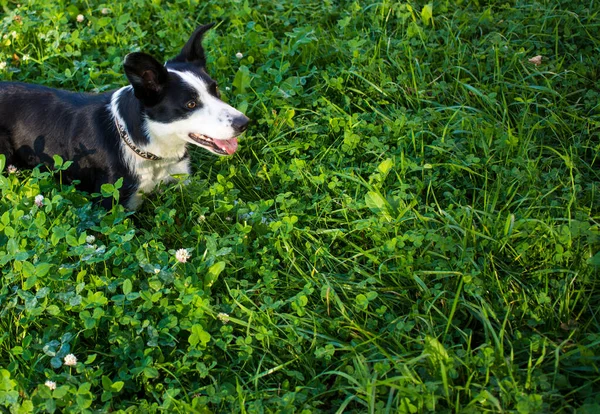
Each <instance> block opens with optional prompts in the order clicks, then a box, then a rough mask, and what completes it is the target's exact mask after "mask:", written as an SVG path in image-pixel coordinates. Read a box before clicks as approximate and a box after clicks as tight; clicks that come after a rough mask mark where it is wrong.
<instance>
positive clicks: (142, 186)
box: [0, 24, 249, 209]
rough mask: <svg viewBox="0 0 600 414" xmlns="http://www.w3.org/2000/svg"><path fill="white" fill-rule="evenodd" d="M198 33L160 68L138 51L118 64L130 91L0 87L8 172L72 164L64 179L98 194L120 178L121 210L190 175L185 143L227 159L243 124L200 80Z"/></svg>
mask: <svg viewBox="0 0 600 414" xmlns="http://www.w3.org/2000/svg"><path fill="white" fill-rule="evenodd" d="M212 26H213V24H209V25H204V26H200V27H199V28H198V29H196V31H195V32H194V33H193V34H192V36H191V37H190V39H189V40H188V42H187V43H186V44H185V46H184V47H183V49H182V50H181V53H180V54H179V55H178V56H176V57H175V58H173V59H171V60H169V61H168V62H167V63H166V64H165V65H162V64H160V63H159V62H158V61H157V60H155V59H154V58H153V57H152V56H149V55H147V54H145V53H140V52H136V53H131V54H129V55H127V56H126V57H125V61H124V68H125V74H126V75H127V78H128V79H129V82H130V85H129V86H125V87H123V88H121V89H119V90H117V91H114V92H109V93H105V94H81V93H73V92H66V91H62V90H57V89H51V88H46V87H42V86H35V85H28V84H23V83H12V82H4V83H0V153H2V154H4V155H6V164H7V165H11V164H12V165H14V166H16V167H17V168H33V167H35V166H36V165H39V164H47V165H53V158H52V156H53V155H54V154H58V155H60V156H61V157H62V158H63V159H64V160H65V161H66V160H71V161H73V165H72V166H71V167H70V168H69V169H68V170H67V171H66V174H67V177H66V178H67V179H68V180H71V181H72V180H78V181H79V182H80V184H79V186H78V188H80V189H82V190H84V191H88V192H90V193H95V192H100V187H101V186H102V184H104V183H114V182H115V181H116V180H117V179H119V178H120V177H123V187H122V189H121V197H120V200H121V202H122V203H123V204H124V205H125V206H126V207H128V208H130V209H135V208H137V207H138V206H139V205H140V204H141V202H142V195H141V194H142V193H149V192H151V191H152V190H153V189H154V188H155V187H156V186H157V185H158V184H159V183H160V182H165V181H169V180H172V176H173V175H176V174H189V173H190V165H189V164H190V159H189V155H188V152H187V149H186V146H187V144H194V145H197V146H200V147H202V148H205V149H207V150H208V151H210V152H213V153H215V154H219V155H230V154H233V153H234V152H235V151H236V149H237V146H238V141H237V136H238V135H240V134H241V133H242V132H244V131H245V130H246V128H247V126H248V121H249V120H248V118H247V117H246V116H245V115H244V114H242V113H241V112H239V111H238V110H236V109H234V108H232V107H231V106H229V105H227V104H226V103H225V102H223V101H222V100H221V99H220V95H219V90H218V88H217V84H216V82H215V81H214V80H212V79H211V78H210V76H209V75H208V74H207V73H206V70H205V66H206V60H205V55H204V49H203V47H202V37H203V35H204V33H205V32H206V31H207V30H208V29H210V28H211V27H212Z"/></svg>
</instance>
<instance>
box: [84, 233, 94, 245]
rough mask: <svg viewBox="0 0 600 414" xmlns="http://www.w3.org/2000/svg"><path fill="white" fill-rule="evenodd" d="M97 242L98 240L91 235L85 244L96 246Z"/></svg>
mask: <svg viewBox="0 0 600 414" xmlns="http://www.w3.org/2000/svg"><path fill="white" fill-rule="evenodd" d="M95 241H96V238H95V237H94V236H92V235H91V234H90V235H89V236H87V237H86V238H85V242H86V243H88V244H94V242H95Z"/></svg>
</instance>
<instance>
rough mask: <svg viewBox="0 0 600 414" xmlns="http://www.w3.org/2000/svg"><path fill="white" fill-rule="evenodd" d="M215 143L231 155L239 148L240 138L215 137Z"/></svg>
mask: <svg viewBox="0 0 600 414" xmlns="http://www.w3.org/2000/svg"><path fill="white" fill-rule="evenodd" d="M213 142H214V143H215V145H216V146H217V147H219V148H221V149H222V150H223V151H225V152H226V153H227V154H229V155H231V154H233V153H234V152H235V150H237V147H238V140H237V138H231V139H213Z"/></svg>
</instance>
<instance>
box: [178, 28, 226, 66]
mask: <svg viewBox="0 0 600 414" xmlns="http://www.w3.org/2000/svg"><path fill="white" fill-rule="evenodd" d="M214 25H215V24H214V23H209V24H205V25H203V26H200V27H198V28H197V29H196V30H195V31H194V33H192V36H191V37H190V39H189V40H188V41H187V43H186V44H185V46H183V49H181V52H180V53H179V54H178V55H177V56H175V57H174V58H173V59H171V60H170V62H182V63H186V62H188V63H193V64H195V65H197V66H201V67H203V66H205V65H206V58H205V57H204V48H203V47H202V37H203V36H204V33H206V32H207V30H208V29H210V28H211V27H213V26H214Z"/></svg>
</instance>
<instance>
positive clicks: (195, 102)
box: [124, 24, 249, 155]
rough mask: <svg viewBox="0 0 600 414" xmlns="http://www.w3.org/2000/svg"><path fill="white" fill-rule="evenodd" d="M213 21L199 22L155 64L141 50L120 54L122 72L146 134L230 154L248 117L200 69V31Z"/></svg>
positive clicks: (202, 65)
mask: <svg viewBox="0 0 600 414" xmlns="http://www.w3.org/2000/svg"><path fill="white" fill-rule="evenodd" d="M212 26H213V24H208V25H204V26H200V27H199V28H198V29H196V31H195V32H194V33H193V34H192V36H191V37H190V39H189V40H188V41H187V43H186V44H185V46H184V47H183V49H182V50H181V53H179V55H177V56H176V57H175V58H173V59H171V60H169V61H168V62H167V63H166V64H165V65H162V64H160V63H159V62H158V61H157V60H156V59H154V58H153V57H152V56H150V55H147V54H145V53H141V52H136V53H130V54H129V55H127V56H126V57H125V62H124V67H125V74H126V75H127V78H128V79H129V82H130V83H131V85H132V86H133V90H134V92H135V96H136V97H137V98H138V99H139V100H140V102H141V103H142V105H143V106H144V110H145V115H146V128H147V132H148V134H149V135H150V137H151V138H152V139H154V140H156V141H158V142H160V143H161V144H164V145H168V144H169V143H173V140H174V139H178V140H183V141H186V142H189V143H192V144H195V145H198V146H200V147H202V148H205V149H207V150H208V151H211V152H213V153H215V154H219V155H231V154H233V153H234V152H235V151H236V149H237V146H238V142H237V136H238V135H240V134H241V133H242V132H244V131H245V130H246V128H247V127H248V121H249V119H248V118H247V117H246V116H245V115H244V114H243V113H241V112H240V111H238V110H237V109H235V108H233V107H231V106H230V105H228V104H226V103H225V102H223V101H222V100H221V99H220V94H219V89H218V88H217V83H216V82H215V81H214V80H213V79H211V77H210V76H209V75H208V73H207V72H206V59H205V55H204V49H203V47H202V37H203V35H204V33H205V32H206V31H207V30H208V29H210V28H211V27H212Z"/></svg>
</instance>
